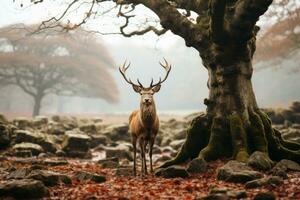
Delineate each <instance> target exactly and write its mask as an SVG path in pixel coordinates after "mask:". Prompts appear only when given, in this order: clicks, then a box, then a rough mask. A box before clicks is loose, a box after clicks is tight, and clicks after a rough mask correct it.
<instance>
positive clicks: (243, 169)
mask: <svg viewBox="0 0 300 200" xmlns="http://www.w3.org/2000/svg"><path fill="white" fill-rule="evenodd" d="M262 176H263V175H262V174H261V173H260V172H257V171H254V170H253V169H251V167H249V166H247V165H246V164H245V163H242V162H238V161H235V160H232V161H229V162H227V163H226V164H225V165H224V166H222V167H220V168H219V169H218V172H217V178H218V180H224V181H227V182H235V183H246V182H248V181H251V180H255V179H259V178H261V177H262Z"/></svg>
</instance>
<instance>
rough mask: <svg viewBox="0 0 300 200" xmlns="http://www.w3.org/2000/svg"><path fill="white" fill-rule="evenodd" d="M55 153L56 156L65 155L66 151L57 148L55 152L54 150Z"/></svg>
mask: <svg viewBox="0 0 300 200" xmlns="http://www.w3.org/2000/svg"><path fill="white" fill-rule="evenodd" d="M55 155H56V156H58V157H65V156H66V155H67V154H66V152H64V151H63V150H60V149H59V150H57V151H56V152H55Z"/></svg>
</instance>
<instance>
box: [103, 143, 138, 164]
mask: <svg viewBox="0 0 300 200" xmlns="http://www.w3.org/2000/svg"><path fill="white" fill-rule="evenodd" d="M105 152H106V158H112V157H117V158H126V159H128V160H130V161H133V157H132V153H131V152H130V149H129V147H128V146H126V145H118V146H116V147H106V148H105Z"/></svg>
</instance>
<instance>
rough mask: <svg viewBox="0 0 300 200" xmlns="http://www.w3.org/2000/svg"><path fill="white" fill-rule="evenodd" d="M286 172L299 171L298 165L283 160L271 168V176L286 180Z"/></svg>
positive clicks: (299, 166)
mask: <svg viewBox="0 0 300 200" xmlns="http://www.w3.org/2000/svg"><path fill="white" fill-rule="evenodd" d="M288 171H300V165H299V164H298V163H296V162H294V161H291V160H286V159H283V160H281V161H279V162H278V163H276V165H275V166H274V167H273V169H272V174H273V175H274V176H280V177H283V178H287V177H288V176H287V172H288Z"/></svg>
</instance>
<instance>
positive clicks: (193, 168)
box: [186, 158, 208, 173]
mask: <svg viewBox="0 0 300 200" xmlns="http://www.w3.org/2000/svg"><path fill="white" fill-rule="evenodd" d="M207 167H208V165H207V162H206V161H205V160H204V159H202V158H195V159H193V160H192V161H191V162H190V163H189V164H188V166H187V169H186V170H187V171H188V172H189V173H203V172H206V171H207Z"/></svg>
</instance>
